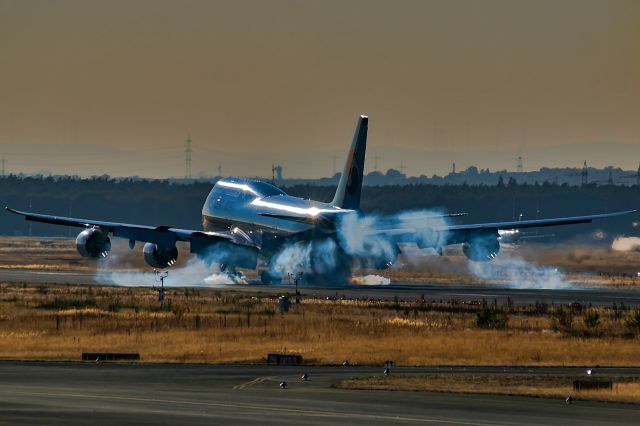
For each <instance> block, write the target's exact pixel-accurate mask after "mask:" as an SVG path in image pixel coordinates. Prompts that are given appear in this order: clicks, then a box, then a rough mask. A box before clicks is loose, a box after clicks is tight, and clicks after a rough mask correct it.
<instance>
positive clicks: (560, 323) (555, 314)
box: [551, 306, 573, 329]
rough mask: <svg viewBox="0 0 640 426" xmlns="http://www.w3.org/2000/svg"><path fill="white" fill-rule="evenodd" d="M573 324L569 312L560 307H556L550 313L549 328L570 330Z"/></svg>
mask: <svg viewBox="0 0 640 426" xmlns="http://www.w3.org/2000/svg"><path fill="white" fill-rule="evenodd" d="M572 324H573V316H572V315H571V312H569V311H567V310H565V309H564V308H563V307H562V306H558V307H557V308H554V309H553V311H551V326H552V327H553V328H555V329H557V328H566V329H569V328H571V325H572Z"/></svg>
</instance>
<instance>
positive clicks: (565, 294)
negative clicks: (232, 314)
mask: <svg viewBox="0 0 640 426" xmlns="http://www.w3.org/2000/svg"><path fill="white" fill-rule="evenodd" d="M132 275H133V278H132ZM137 275H139V279H137V278H136V276H137ZM137 275H136V273H133V274H132V273H126V276H127V281H131V282H133V283H135V284H137V285H146V286H151V285H155V284H156V282H155V280H154V279H153V275H151V274H143V273H139V274H137ZM110 276H111V277H117V276H118V273H117V272H114V273H111V274H110ZM0 281H8V282H30V283H55V284H112V283H113V281H110V280H105V279H97V278H96V275H95V274H93V273H88V272H49V271H31V270H19V269H1V270H0ZM167 283H168V287H170V286H171V274H170V275H169V279H168V280H167ZM218 288H223V289H227V290H235V291H249V292H262V293H271V294H283V293H293V292H294V291H295V290H294V287H293V286H292V285H288V286H283V285H278V286H275V285H257V284H256V285H228V286H227V285H225V286H218ZM300 291H301V293H302V294H303V296H305V297H338V298H341V297H345V298H366V299H387V300H392V299H394V298H395V297H398V298H399V299H401V300H415V299H416V298H418V297H421V296H422V295H424V297H425V298H426V299H427V300H435V301H441V300H442V301H445V302H447V301H451V300H456V301H458V302H469V301H481V300H482V299H485V300H487V301H488V302H492V301H493V300H497V302H498V303H506V302H507V301H508V300H511V301H512V302H513V303H515V304H534V303H536V302H542V303H547V304H551V303H555V304H569V303H573V302H577V303H581V304H583V305H588V304H592V305H594V306H601V305H605V306H611V305H613V304H614V303H616V304H617V305H620V304H624V305H626V306H629V307H633V306H640V291H638V290H628V289H621V288H612V287H604V286H601V287H579V288H577V287H576V288H560V289H518V288H509V287H504V286H499V285H457V284H451V285H441V284H402V283H398V284H396V283H394V284H391V285H378V286H364V285H359V286H358V285H353V286H340V287H337V286H331V285H327V286H313V287H312V286H300Z"/></svg>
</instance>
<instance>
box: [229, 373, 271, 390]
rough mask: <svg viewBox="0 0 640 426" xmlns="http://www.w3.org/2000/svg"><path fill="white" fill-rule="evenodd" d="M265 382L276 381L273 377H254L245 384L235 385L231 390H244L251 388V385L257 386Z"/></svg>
mask: <svg viewBox="0 0 640 426" xmlns="http://www.w3.org/2000/svg"><path fill="white" fill-rule="evenodd" d="M267 380H277V379H276V377H275V376H265V377H256V378H255V379H253V380H251V381H249V382H246V383H242V384H240V385H235V386H234V387H233V388H234V389H236V390H239V389H246V388H248V387H251V386H253V385H257V384H258V383H262V382H265V381H267Z"/></svg>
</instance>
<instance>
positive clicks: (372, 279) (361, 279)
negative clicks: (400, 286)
mask: <svg viewBox="0 0 640 426" xmlns="http://www.w3.org/2000/svg"><path fill="white" fill-rule="evenodd" d="M351 284H357V285H389V284H391V280H390V279H389V278H386V277H383V276H380V275H371V274H370V275H365V276H353V277H351Z"/></svg>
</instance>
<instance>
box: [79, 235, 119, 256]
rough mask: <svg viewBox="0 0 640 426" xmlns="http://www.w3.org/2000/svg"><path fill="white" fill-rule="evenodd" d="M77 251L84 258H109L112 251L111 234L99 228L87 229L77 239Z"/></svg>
mask: <svg viewBox="0 0 640 426" xmlns="http://www.w3.org/2000/svg"><path fill="white" fill-rule="evenodd" d="M76 249H77V250H78V253H80V256H82V257H92V258H100V257H107V255H108V254H109V252H110V251H111V240H110V239H109V234H108V233H107V232H103V231H101V230H100V229H99V228H88V229H85V230H84V231H82V232H81V233H80V234H78V237H77V238H76Z"/></svg>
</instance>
